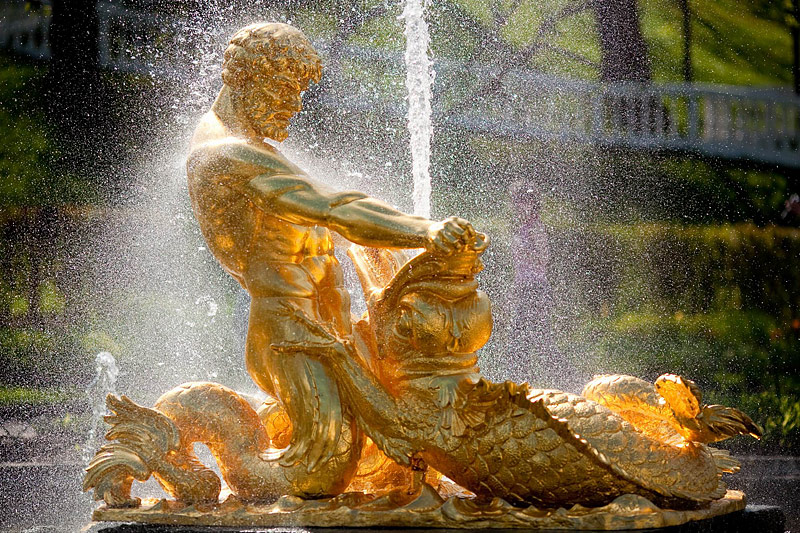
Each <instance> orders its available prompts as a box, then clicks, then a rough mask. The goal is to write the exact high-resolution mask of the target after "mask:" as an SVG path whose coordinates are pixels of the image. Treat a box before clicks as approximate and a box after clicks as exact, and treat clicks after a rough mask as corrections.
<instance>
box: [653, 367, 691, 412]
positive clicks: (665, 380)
mask: <svg viewBox="0 0 800 533" xmlns="http://www.w3.org/2000/svg"><path fill="white" fill-rule="evenodd" d="M655 387H656V392H658V394H660V395H661V397H662V398H664V399H665V400H666V401H667V404H668V405H669V406H670V408H671V409H672V412H673V413H675V416H676V417H677V418H695V417H696V416H697V415H699V414H700V405H702V402H703V395H702V393H701V392H700V387H698V386H697V385H696V384H695V382H694V381H692V380H690V379H685V378H683V377H681V376H678V375H676V374H664V375H663V376H660V377H659V378H658V379H657V380H656V382H655Z"/></svg>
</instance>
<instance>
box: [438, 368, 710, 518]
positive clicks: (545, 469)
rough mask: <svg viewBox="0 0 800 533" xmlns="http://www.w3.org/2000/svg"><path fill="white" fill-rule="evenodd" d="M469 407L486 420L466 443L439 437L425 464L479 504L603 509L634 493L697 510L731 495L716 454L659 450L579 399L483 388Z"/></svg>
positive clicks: (702, 449) (508, 387)
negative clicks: (475, 497) (493, 499)
mask: <svg viewBox="0 0 800 533" xmlns="http://www.w3.org/2000/svg"><path fill="white" fill-rule="evenodd" d="M462 409H463V411H464V412H463V414H462V418H464V419H470V420H473V421H474V420H477V419H478V418H477V417H476V416H475V413H476V412H482V414H483V415H484V418H483V419H482V420H480V422H477V423H475V422H473V423H472V424H470V426H471V427H470V431H468V432H467V433H466V434H465V435H463V436H460V437H456V436H453V435H448V433H447V432H446V431H442V432H440V435H439V437H438V438H436V439H435V444H436V446H434V447H429V448H428V449H427V451H426V457H425V459H426V460H427V461H428V462H429V464H431V465H434V467H435V468H437V469H439V470H440V471H442V473H444V474H445V475H447V476H448V477H450V478H451V479H453V480H454V481H456V482H457V483H459V484H461V485H463V486H465V487H467V488H469V489H470V490H472V491H474V492H475V493H476V494H478V495H479V496H481V497H485V498H490V497H502V498H504V499H506V500H508V501H510V502H512V503H514V502H520V503H521V502H527V503H541V504H545V505H559V504H563V502H565V501H569V502H572V503H581V504H584V505H601V504H606V503H608V502H610V501H612V500H613V499H614V498H616V497H618V496H621V495H623V494H630V493H635V494H639V495H641V496H644V497H646V498H648V499H650V500H651V501H654V502H656V503H658V504H665V505H670V506H673V507H692V506H695V505H697V504H702V503H704V502H707V501H710V500H712V499H715V498H718V497H721V496H722V495H724V493H725V487H724V484H722V483H721V482H720V473H719V469H718V468H717V466H716V464H715V462H714V458H713V454H712V453H711V450H710V449H709V448H707V447H706V446H703V445H687V446H684V447H676V446H671V445H669V444H664V443H661V442H658V441H656V440H654V439H651V438H649V437H648V436H646V435H644V434H643V433H641V432H640V431H638V430H637V429H636V428H635V427H633V426H632V425H631V424H629V423H628V422H625V421H624V420H623V419H622V418H621V417H619V416H618V415H616V414H615V413H613V412H612V411H611V410H609V409H608V408H606V407H604V406H602V405H600V404H597V403H595V402H592V401H590V400H587V399H585V398H583V397H581V396H576V395H573V394H568V393H564V392H560V391H541V390H536V391H528V390H527V389H524V388H522V387H518V386H516V385H514V384H508V383H506V384H494V383H489V382H486V381H483V380H482V383H479V386H477V387H475V388H474V389H473V390H472V391H470V392H468V393H467V401H466V402H465V406H464V407H463V408H462Z"/></svg>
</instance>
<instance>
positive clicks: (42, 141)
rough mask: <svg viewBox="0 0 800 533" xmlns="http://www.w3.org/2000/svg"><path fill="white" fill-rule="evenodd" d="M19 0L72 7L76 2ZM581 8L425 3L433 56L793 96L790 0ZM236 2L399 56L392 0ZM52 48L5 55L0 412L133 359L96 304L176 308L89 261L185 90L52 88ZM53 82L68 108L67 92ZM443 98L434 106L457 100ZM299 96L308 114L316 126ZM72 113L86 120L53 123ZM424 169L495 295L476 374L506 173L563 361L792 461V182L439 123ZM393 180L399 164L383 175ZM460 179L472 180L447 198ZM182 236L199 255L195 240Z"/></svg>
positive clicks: (63, 77)
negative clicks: (658, 381) (694, 385)
mask: <svg viewBox="0 0 800 533" xmlns="http://www.w3.org/2000/svg"><path fill="white" fill-rule="evenodd" d="M121 3H123V4H126V5H129V6H132V7H133V8H138V9H144V10H147V9H150V10H159V9H161V10H164V9H166V10H169V9H172V7H171V6H169V5H167V6H166V7H165V5H166V4H180V6H181V7H180V10H182V11H183V12H186V13H194V12H199V13H205V14H206V15H207V14H208V13H212V12H214V9H218V8H219V6H218V5H217V4H216V3H210V4H213V6H212V7H209V6H208V5H206V6H205V7H204V6H203V5H202V4H203V3H190V2H172V3H170V2H166V3H160V4H159V3H156V2H135V1H129V2H121ZM17 4H19V2H17ZM24 4H26V5H27V6H28V8H29V9H32V10H36V9H44V8H47V9H53V10H56V11H58V10H62V11H66V12H69V11H70V10H77V12H78V13H79V14H80V13H81V11H80V10H81V9H86V6H87V5H88V6H90V8H91V6H93V5H94V4H93V3H92V2H85V1H83V2H75V3H72V5H71V7H70V6H69V3H67V2H53V3H52V6H51V4H50V3H47V2H45V3H42V2H27V3H24ZM599 4H600V3H593V2H586V3H581V2H574V1H572V0H571V1H569V2H567V1H545V2H541V1H534V0H502V1H500V0H498V1H488V0H446V1H442V2H433V3H432V5H431V6H430V8H429V20H430V23H431V32H432V50H433V53H434V55H435V57H436V58H437V59H440V60H441V59H445V60H446V59H453V60H460V61H466V62H474V63H476V64H495V65H501V66H502V65H505V64H506V63H509V62H512V61H515V62H516V63H514V65H513V66H517V67H519V66H522V67H526V68H529V69H532V70H534V71H539V72H545V73H548V74H553V75H558V76H562V77H567V78H578V79H585V80H592V81H601V82H615V81H636V82H641V83H667V82H674V83H678V82H690V83H710V84H723V85H741V86H748V87H769V88H784V89H785V90H786V91H787V92H788V93H789V94H790V93H791V90H792V88H793V86H794V84H795V83H796V79H795V75H794V74H793V63H794V61H795V56H794V53H793V46H794V45H795V41H793V31H796V26H797V21H796V19H795V18H794V16H793V13H794V12H795V11H794V10H795V6H794V5H793V4H792V3H791V2H789V1H788V0H787V1H786V2H783V3H781V2H775V1H768V0H719V1H715V2H705V1H702V2H701V1H694V0H688V1H681V0H639V1H636V0H617V1H610V0H608V1H606V2H603V3H602V4H604V5H607V6H611V7H609V8H607V9H606V10H605V11H604V9H603V8H599V7H598V5H599ZM233 5H234V6H235V9H241V10H242V11H246V12H248V13H251V14H252V13H258V10H259V9H263V11H264V12H266V13H270V14H272V15H273V16H276V17H278V18H281V19H283V20H292V21H293V22H295V23H297V24H298V25H299V26H300V27H302V28H304V29H305V30H306V31H307V32H308V33H309V34H311V35H312V36H314V37H315V38H317V37H318V38H325V39H327V40H328V41H329V42H330V41H333V42H334V43H339V44H340V45H341V44H358V45H361V46H367V47H371V48H375V49H380V50H389V51H391V50H394V51H397V50H401V49H402V47H403V46H404V44H403V37H402V27H401V23H399V22H398V21H397V15H398V14H399V10H400V7H401V6H400V5H399V3H397V2H385V1H384V0H380V1H367V0H358V1H346V0H331V1H325V2H303V1H293V2H288V3H276V2H261V3H258V2H257V3H255V5H254V4H250V5H249V6H244V5H239V4H236V3H233ZM43 6H44V7H43ZM48 6H51V7H48ZM81 6H83V7H81ZM631 13H633V18H632V19H631ZM74 16H77V15H74ZM65 20H67V22H65V23H64V24H66V25H67V26H69V24H73V25H77V26H79V25H80V24H81V23H80V22H75V21H74V19H70V18H69V16H67V17H66V19H65ZM71 20H72V22H70V21H71ZM687 22H688V25H687ZM95 23H96V21H95ZM77 26H73V27H72V29H73V30H74V31H77V30H76V29H75V28H76V27H77ZM687 28H688V30H689V35H688V37H689V38H688V39H687V33H686V30H687ZM623 30H624V31H623ZM615 32H617V34H619V35H623V34H624V35H625V39H627V40H625V41H624V42H623V43H622V44H621V45H620V48H621V49H620V50H614V49H613V48H614V47H613V46H612V47H611V48H609V45H608V44H607V41H604V39H606V38H609V35H606V34H610V37H613V36H614V34H615ZM620 32H622V33H620ZM604 42H605V43H606V44H603V43H604ZM331 50H333V52H329V56H328V58H329V59H328V61H329V63H331V64H333V63H334V62H335V60H336V48H335V47H332V48H331ZM57 52H59V51H58V50H55V49H54V56H53V58H51V60H50V61H39V60H34V59H30V58H26V57H23V56H20V55H17V54H14V53H13V52H12V51H9V50H4V51H2V52H0V102H1V103H2V105H0V139H1V140H0V272H2V275H0V367H1V368H3V372H2V377H1V378H0V381H2V383H0V407H2V408H4V409H6V410H7V411H8V412H16V411H14V409H27V408H29V407H31V406H37V405H43V404H58V403H64V402H69V401H80V399H81V398H82V394H83V392H82V391H83V388H84V387H85V386H86V384H87V383H88V382H89V381H90V380H91V379H92V376H93V373H94V368H93V362H92V361H93V356H94V354H95V353H97V352H98V351H100V350H109V351H111V352H112V353H114V355H115V356H117V357H118V358H119V359H120V361H121V366H123V367H125V366H126V365H127V368H128V369H137V368H138V367H137V366H136V364H137V363H136V361H137V360H138V357H137V353H136V350H137V349H139V345H138V344H137V342H136V339H135V337H136V335H137V333H136V330H135V328H131V329H129V330H125V329H124V328H122V329H121V328H120V327H119V326H118V325H116V326H115V325H112V322H113V321H114V320H115V317H117V315H115V314H114V312H113V311H112V310H113V309H114V308H115V307H118V306H120V305H130V304H131V303H133V305H135V306H138V309H139V311H137V312H140V313H155V314H158V313H159V309H160V308H162V307H163V308H166V307H170V306H172V307H174V306H175V305H176V303H175V298H172V296H170V295H163V294H160V295H152V294H151V295H147V294H143V293H142V292H141V291H138V289H137V290H131V289H130V287H126V286H125V284H124V283H118V284H114V283H111V282H110V281H109V280H102V281H98V272H107V270H104V267H103V265H98V264H97V262H98V261H102V259H101V257H102V256H99V257H98V256H95V255H93V254H92V253H91V252H93V251H94V250H93V247H94V246H95V245H96V243H97V242H102V241H103V232H104V231H106V230H107V229H108V227H109V225H110V224H111V225H113V223H114V221H115V220H117V219H118V217H119V216H121V215H120V213H121V212H124V211H125V210H126V209H132V208H131V207H130V204H131V198H135V196H136V192H135V191H134V192H131V191H130V190H129V188H128V187H127V186H126V183H125V182H124V180H119V179H111V178H109V176H116V175H118V174H119V169H120V168H125V167H126V165H127V164H128V163H127V162H128V161H129V158H130V157H131V154H139V153H142V152H143V151H146V150H148V149H149V148H151V146H150V145H148V140H147V138H148V130H149V129H150V126H148V120H150V119H152V120H153V121H155V120H157V121H158V123H159V124H164V123H165V122H169V121H170V118H169V117H170V116H172V115H170V110H169V109H164V108H162V107H158V106H156V107H157V108H154V105H153V104H152V103H151V102H162V101H163V100H162V99H161V96H162V95H163V94H165V93H173V92H176V91H178V90H179V89H184V90H185V88H176V87H175V86H174V85H170V82H159V81H154V80H151V79H149V78H147V77H142V76H138V77H137V76H131V75H127V74H120V73H115V72H108V71H103V72H101V71H100V70H99V69H97V72H94V71H91V72H90V74H91V75H84V74H85V73H84V74H81V73H80V72H77V73H76V72H72V73H71V74H70V71H69V69H68V68H67V71H66V74H65V72H64V68H65V67H64V65H67V66H68V65H70V64H76V59H75V58H74V57H72V56H75V55H76V53H75V50H67V51H63V50H62V51H61V54H60V55H57V54H56V53H57ZM615 54H616V55H615ZM637 54H638V55H637ZM642 54H644V55H642ZM78 55H79V54H78ZM84 59H85V58H84ZM59 61H60V62H61V63H59ZM70 61H72V63H70ZM216 61H219V58H217V59H216ZM615 62H616V63H615ZM89 63H90V64H89V66H88V67H86V61H85V60H81V59H80V58H78V60H77V64H80V65H83V66H82V67H81V68H89V69H92V68H96V65H95V66H92V65H91V61H89ZM620 65H622V66H624V68H622V67H620ZM615 66H616V67H619V68H615ZM59 69H61V70H59ZM56 71H58V72H56ZM87 72H88V71H87ZM354 75H356V76H358V74H357V73H356V74H354ZM387 75H388V74H387ZM394 75H395V77H397V75H398V73H394ZM399 76H402V73H399ZM76 78H80V80H76ZM70 84H73V85H75V87H77V88H78V89H77V90H78V91H79V93H81V94H76V93H75V92H72V93H70V92H69V91H66V90H65V89H64V87H65V85H70ZM75 87H73V89H72V90H73V91H74V90H76V89H75ZM81 88H82V89H81ZM449 94H451V96H450V97H449V100H448V101H437V102H435V105H441V106H446V105H450V106H454V105H458V104H459V102H458V101H456V97H454V96H452V93H449ZM313 98H314V95H313V94H311V95H310V102H309V104H308V107H309V115H307V116H305V117H303V119H302V121H303V123H305V124H313V121H314V120H315V119H319V116H320V115H321V114H322V113H323V112H322V111H320V110H315V107H314V105H313ZM468 98H469V95H467V96H465V97H464V99H465V100H466V99H468ZM92 99H93V100H92ZM87 106H89V107H90V108H91V106H98V109H102V113H101V112H97V113H90V114H91V115H92V116H89V117H85V118H84V119H81V120H80V121H78V122H79V123H77V124H76V123H74V121H73V122H70V121H71V120H72V119H71V118H70V117H72V116H73V114H74V112H75V110H76V109H82V110H85V109H86V108H87ZM133 113H137V114H138V116H137V118H136V121H135V122H133V121H132V120H131V118H130V117H131V115H132V114H133ZM95 115H97V116H95ZM156 116H157V117H158V119H156V118H154V117H156ZM165 117H166V118H165ZM336 120H337V122H336V124H335V126H331V125H330V124H328V125H327V126H326V125H324V124H323V125H321V126H320V129H321V130H324V129H325V128H327V129H328V130H329V131H334V132H337V131H369V130H371V129H372V130H374V129H380V128H377V127H376V124H383V123H381V122H380V120H382V119H380V118H378V117H376V116H374V114H370V113H369V112H366V113H364V114H362V115H359V116H346V117H342V116H340V117H337V119H336ZM387 120H388V119H387ZM395 125H397V124H395ZM337 128H338V129H337ZM399 128H402V123H400V125H399ZM384 129H385V128H384ZM167 131H170V130H169V129H167ZM76 132H79V134H76ZM405 141H406V139H405V136H404V134H402V133H398V134H394V135H392V134H389V135H388V136H387V137H385V138H383V139H382V142H384V143H389V144H390V145H391V146H393V148H390V149H387V148H379V149H381V150H387V151H391V150H394V151H397V152H398V153H401V154H404V153H405V152H404V151H405V150H406V148H405V145H404V143H405ZM332 142H334V143H335V141H332ZM341 142H343V143H344V144H345V145H346V142H344V141H341ZM87 143H88V144H87ZM392 143H393V144H392ZM87 146H89V147H90V148H91V149H88V150H87ZM335 149H336V148H331V149H330V150H331V151H332V152H335ZM498 161H502V165H498V164H497V162H498ZM543 162H546V164H544V163H543ZM432 167H433V173H434V198H433V205H434V213H435V214H436V215H438V216H445V215H448V214H453V213H458V214H459V215H462V216H466V217H468V218H470V219H472V220H474V221H475V225H476V226H478V227H480V228H482V229H484V230H485V231H487V232H488V233H489V234H490V235H491V236H492V238H493V243H494V244H493V247H492V252H491V254H490V255H488V256H487V258H486V262H487V276H486V277H485V278H484V284H485V286H486V287H487V290H488V291H489V292H490V295H491V296H492V297H493V298H494V299H495V301H496V302H499V304H498V306H497V311H496V319H497V327H496V333H495V339H496V340H495V341H494V343H493V344H491V345H490V346H489V347H488V348H487V350H486V353H485V355H483V356H482V357H483V360H484V361H487V360H490V359H498V360H502V359H503V358H505V357H507V356H508V355H507V354H505V352H504V348H503V341H504V335H505V330H506V328H507V326H508V320H509V316H508V313H507V312H506V311H505V310H504V304H507V303H508V302H507V301H505V299H506V298H507V293H508V290H507V289H508V285H509V283H511V279H512V267H511V264H510V257H509V256H510V253H509V249H508V242H509V240H510V235H511V234H512V233H513V231H514V229H515V228H514V223H515V218H514V213H513V209H512V207H511V200H510V198H509V193H508V191H509V187H510V186H511V184H512V183H514V182H518V181H523V182H526V183H530V184H533V185H535V187H536V188H537V190H539V191H541V196H542V219H543V221H544V222H545V224H546V227H547V232H548V237H549V242H550V248H551V263H550V265H549V271H548V275H549V278H550V283H551V284H552V285H553V287H554V293H555V298H556V311H555V312H554V317H553V320H554V324H553V329H554V331H555V332H557V337H558V342H559V345H560V346H561V347H562V348H563V350H564V352H565V353H568V354H570V356H571V357H572V358H573V360H574V361H575V362H576V364H577V365H579V366H581V367H582V368H584V369H585V370H586V371H587V372H594V371H605V372H626V373H631V374H636V375H641V376H643V377H646V378H650V379H652V378H655V377H656V376H658V375H659V374H660V373H663V372H667V371H670V372H677V373H682V374H685V375H686V376H689V377H691V378H693V379H695V380H696V381H697V382H698V383H699V384H700V385H701V387H702V388H703V390H704V391H705V393H706V398H705V399H706V400H707V401H708V402H709V403H713V402H720V403H726V404H731V405H736V406H739V407H741V408H743V409H744V410H746V411H747V412H749V413H750V414H751V415H752V416H753V418H754V419H756V420H757V421H758V422H759V423H761V424H762V425H763V426H764V428H765V432H766V433H765V438H764V446H763V447H762V448H760V449H759V450H760V451H762V452H768V451H775V452H779V453H792V451H795V452H796V450H798V449H800V448H798V446H800V372H798V366H799V365H800V268H798V259H800V230H799V229H798V226H800V209H796V207H795V206H796V205H797V204H792V202H791V200H790V198H791V195H792V194H796V193H800V178H799V177H798V171H797V169H796V168H787V167H781V166H778V165H774V164H767V163H763V162H758V161H744V160H726V159H719V158H711V157H703V156H700V155H698V154H692V153H676V152H663V151H659V152H652V151H643V150H626V149H621V148H615V149H608V148H603V147H599V146H592V145H586V144H583V145H578V144H575V145H569V144H568V145H564V144H563V143H559V142H553V141H547V140H533V139H522V138H520V139H513V140H512V141H509V140H508V139H507V138H503V139H501V138H499V137H493V136H491V135H488V134H481V135H469V134H464V133H463V132H459V131H455V130H454V131H451V132H447V133H444V132H440V131H439V130H437V133H436V135H435V137H434V147H433V162H432ZM408 168H409V165H408V162H407V161H406V162H405V163H402V162H401V164H400V165H399V166H398V167H397V170H396V171H397V172H401V173H402V172H406V171H407V170H408ZM464 183H466V184H468V187H467V188H459V187H461V185H462V184H464ZM387 186H388V187H391V186H392V185H391V184H387ZM395 187H399V186H398V185H395ZM487 204H488V207H487ZM187 224H188V223H187ZM190 233H191V231H190ZM189 241H190V243H191V244H192V245H194V246H197V245H202V241H201V240H200V238H199V236H198V235H197V232H196V231H194V233H192V235H191V238H190V239H189ZM87 247H88V248H90V249H87ZM209 268H210V269H213V268H215V267H213V266H211V267H209ZM215 275H216V282H217V283H218V284H219V285H220V288H219V290H218V291H217V293H216V296H215V298H216V301H217V302H220V304H221V307H220V311H219V313H220V314H219V316H220V317H221V318H220V320H219V321H217V322H215V323H214V325H213V327H211V328H207V331H206V332H205V333H204V335H206V336H207V337H214V338H217V339H223V340H222V341H221V343H222V344H221V346H222V349H223V350H229V351H231V350H234V351H235V349H239V348H238V345H237V344H236V342H237V341H235V340H234V338H236V337H237V335H238V334H239V333H240V332H241V325H237V321H238V322H241V319H240V318H237V317H236V316H235V315H236V314H235V308H236V306H237V303H236V298H237V296H236V290H235V289H236V287H235V285H234V284H233V283H232V282H231V281H230V280H228V279H227V278H226V277H225V276H224V275H221V274H219V273H216V274H215ZM112 277H113V276H112ZM122 277H123V278H124V275H123V276H122ZM112 281H113V280H112ZM195 303H197V302H195ZM201 314H202V313H201ZM237 328H238V329H237ZM215 349H219V345H215ZM234 355H237V354H234ZM236 364H238V363H236ZM129 372H135V370H129ZM230 372H232V373H235V371H234V370H230ZM237 376H238V375H237ZM223 377H224V376H223ZM239 377H241V376H239ZM220 379H222V378H220Z"/></svg>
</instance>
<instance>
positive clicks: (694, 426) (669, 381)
mask: <svg viewBox="0 0 800 533" xmlns="http://www.w3.org/2000/svg"><path fill="white" fill-rule="evenodd" d="M655 389H656V392H658V394H660V395H661V396H662V397H663V398H664V400H665V401H666V402H667V405H668V406H669V407H670V408H671V409H672V412H673V414H674V415H675V420H676V422H677V424H676V425H674V428H675V430H676V431H677V432H678V433H680V434H681V435H683V437H684V438H685V439H686V440H688V441H692V442H702V443H705V444H708V443H711V442H718V441H721V440H725V439H728V438H730V437H734V436H736V435H750V436H751V437H754V438H756V439H758V438H761V435H762V434H763V431H762V429H761V428H760V427H759V426H758V425H757V424H756V423H755V422H753V420H752V419H751V418H750V417H749V416H747V415H746V414H744V413H743V412H741V411H740V410H738V409H735V408H733V407H726V406H724V405H702V401H703V397H702V394H701V392H700V389H699V388H698V387H697V385H695V383H694V382H693V381H691V380H688V379H684V378H682V377H681V376H677V375H675V374H664V375H663V376H661V377H659V378H658V379H657V380H656V382H655Z"/></svg>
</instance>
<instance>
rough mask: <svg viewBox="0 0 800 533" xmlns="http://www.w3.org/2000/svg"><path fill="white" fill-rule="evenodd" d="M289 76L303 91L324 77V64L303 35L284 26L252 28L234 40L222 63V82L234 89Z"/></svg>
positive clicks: (266, 25) (272, 25)
mask: <svg viewBox="0 0 800 533" xmlns="http://www.w3.org/2000/svg"><path fill="white" fill-rule="evenodd" d="M273 75H289V76H291V77H292V78H294V79H296V80H297V81H298V83H299V84H300V86H301V87H302V88H303V89H306V88H307V87H308V85H309V83H310V82H311V81H314V82H319V80H320V77H321V76H322V62H321V61H320V58H319V56H318V55H317V52H316V51H315V50H314V47H313V46H311V42H309V40H308V39H307V38H306V36H305V35H303V33H302V32H301V31H300V30H298V29H296V28H293V27H292V26H289V25H288V24H281V23H277V22H276V23H258V24H251V25H249V26H246V27H244V28H242V29H241V30H239V31H237V32H236V33H235V34H234V35H233V37H231V40H230V43H229V44H228V48H227V49H226V50H225V56H224V60H223V62H222V81H223V82H225V85H227V86H229V87H231V88H233V89H241V88H243V87H244V86H245V85H247V83H248V82H250V81H253V80H254V79H257V78H259V77H263V76H273Z"/></svg>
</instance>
